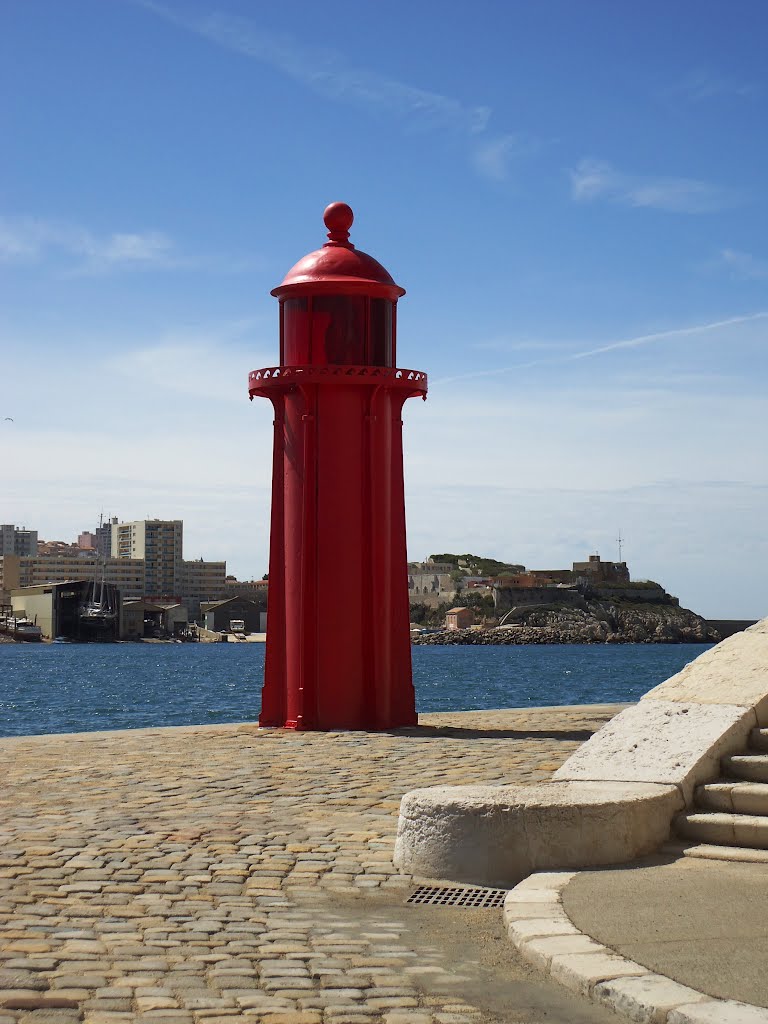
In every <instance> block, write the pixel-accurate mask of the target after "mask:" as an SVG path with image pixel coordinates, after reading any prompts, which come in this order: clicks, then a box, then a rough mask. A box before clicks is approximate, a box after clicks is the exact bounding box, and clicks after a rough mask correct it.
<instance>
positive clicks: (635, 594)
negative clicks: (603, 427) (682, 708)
mask: <svg viewBox="0 0 768 1024" xmlns="http://www.w3.org/2000/svg"><path fill="white" fill-rule="evenodd" d="M183 536H184V523H183V520H181V519H171V520H164V519H146V520H139V521H131V522H122V521H120V520H119V519H118V517H116V516H113V517H110V518H109V519H107V520H106V521H102V522H101V523H100V524H99V525H98V526H97V527H95V528H94V529H93V530H83V531H82V532H81V533H80V534H79V535H78V537H77V539H76V540H73V541H64V540H49V541H46V540H42V539H41V538H40V537H39V536H38V531H37V530H34V529H27V528H25V527H18V526H15V525H13V524H4V525H2V526H0V636H1V637H3V638H5V639H15V640H20V641H30V640H39V639H43V640H56V639H59V640H61V641H64V640H68V641H93V640H99V641H117V640H155V641H159V640H176V641H190V640H196V641H221V640H229V641H237V642H243V641H253V640H257V641H262V640H263V639H264V637H265V635H266V628H267V595H268V588H269V581H268V579H267V578H266V576H265V577H264V578H263V579H257V580H253V579H252V580H239V579H237V578H236V577H235V576H233V575H231V574H228V573H227V564H226V562H225V561H207V560H204V559H202V558H201V559H196V560H188V559H185V558H184V555H183ZM408 598H409V604H410V618H411V639H412V640H413V642H414V643H417V644H423V643H453V644H455V643H494V644H497V643H558V642H559V643H563V642H565V643H573V642H580V643H584V642H591V643H599V642H608V643H610V642H644V641H653V642H666V643H670V642H696V643H705V642H709V641H714V640H717V639H719V638H720V635H721V633H722V631H723V629H726V630H727V628H728V627H727V626H726V625H725V624H723V623H707V622H706V621H705V620H704V619H702V618H701V617H700V616H698V615H696V614H695V613H694V612H690V611H688V610H687V609H684V608H680V603H679V601H678V599H677V598H676V597H674V596H672V595H670V594H668V593H667V592H666V590H665V589H664V588H663V586H661V584H659V583H655V582H653V581H648V580H633V579H631V576H630V571H629V568H628V566H627V563H626V562H625V561H611V560H603V559H601V557H600V555H599V554H592V555H590V556H589V557H588V558H587V559H586V560H584V561H575V562H573V563H572V566H571V568H570V569H526V567H525V566H524V565H522V564H512V563H506V562H500V561H498V560H496V559H494V558H489V557H483V556H478V555H471V554H466V555H457V554H437V555H432V556H430V557H429V558H427V559H425V560H424V561H421V562H409V563H408Z"/></svg>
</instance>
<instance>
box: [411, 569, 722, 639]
mask: <svg viewBox="0 0 768 1024" xmlns="http://www.w3.org/2000/svg"><path fill="white" fill-rule="evenodd" d="M408 594H409V599H410V603H411V617H412V623H413V626H414V630H413V631H414V633H417V629H416V628H415V627H432V628H433V629H434V628H439V627H444V629H443V630H442V631H441V632H440V633H434V632H433V633H430V634H421V635H418V634H417V635H416V636H415V637H414V641H415V642H416V643H573V642H582V643H605V642H608V643H611V642H613V643H617V642H656V643H681V642H682V643H685V642H693V643H707V642H715V641H717V640H719V639H720V634H719V632H718V631H717V630H716V629H715V628H714V627H713V626H712V625H711V624H708V623H707V622H706V621H705V620H704V619H703V618H701V616H699V615H697V614H695V613H694V612H691V611H689V610H688V609H686V608H681V607H680V602H679V600H678V598H677V597H673V596H672V595H671V594H669V593H667V591H666V590H665V589H664V587H663V586H661V584H659V583H655V582H653V581H651V580H632V579H631V577H630V572H629V568H628V566H627V563H626V562H624V561H616V562H614V561H603V560H602V559H601V558H600V555H599V554H593V555H590V556H589V558H588V559H587V561H583V562H573V564H572V568H570V569H526V568H525V566H523V565H510V564H504V563H501V562H498V561H496V560H495V559H490V558H481V557H479V556H475V555H448V554H444V555H434V556H432V557H430V558H429V559H427V560H426V561H424V562H411V563H410V564H409V566H408Z"/></svg>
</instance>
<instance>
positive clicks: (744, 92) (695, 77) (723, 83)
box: [666, 69, 758, 103]
mask: <svg viewBox="0 0 768 1024" xmlns="http://www.w3.org/2000/svg"><path fill="white" fill-rule="evenodd" d="M757 92H758V89H757V87H756V86H755V85H754V84H753V83H751V82H745V81H741V80H739V79H736V78H730V77H728V76H727V75H720V74H717V73H715V72H713V71H706V70H701V69H699V70H696V71H690V72H689V73H688V74H687V75H685V76H684V77H683V78H681V79H680V80H679V81H678V82H676V83H675V84H674V85H672V86H671V87H670V88H669V89H667V90H666V95H668V96H671V97H680V98H682V99H684V100H686V101H688V102H689V103H701V102H703V101H706V100H711V99H716V98H718V97H721V96H724V97H728V96H735V97H738V98H740V99H744V98H746V97H749V96H754V95H755V94H756V93H757Z"/></svg>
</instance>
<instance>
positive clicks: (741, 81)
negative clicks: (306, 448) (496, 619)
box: [0, 0, 768, 618]
mask: <svg viewBox="0 0 768 1024" xmlns="http://www.w3.org/2000/svg"><path fill="white" fill-rule="evenodd" d="M329 26H331V27H332V32H329ZM0 27H1V28H2V31H0V84H1V85H2V87H3V91H4V94H5V95H7V96H13V97H14V100H13V103H12V104H10V103H9V104H6V105H5V107H4V109H3V110H2V111H0V119H1V121H0V124H1V125H2V131H3V138H4V142H5V147H4V150H5V159H4V161H3V165H2V167H0V264H2V274H1V275H0V304H1V305H2V308H3V314H4V315H3V322H2V324H0V367H2V371H1V372H0V459H1V460H2V461H1V462H0V466H2V475H1V476H0V480H1V481H2V482H1V483H0V510H1V514H0V518H1V519H2V520H3V521H5V522H13V523H16V524H18V525H27V526H29V527H30V528H34V529H38V531H39V533H40V536H41V537H43V538H45V539H62V537H60V536H56V534H63V536H64V537H67V536H71V537H73V538H75V537H77V535H78V534H79V533H80V532H81V531H82V530H84V529H89V530H92V529H93V528H94V527H95V525H96V524H97V523H98V517H99V513H100V511H103V512H104V514H105V515H107V514H109V515H113V514H116V515H119V516H120V518H121V519H123V520H125V521H131V520H141V519H144V518H147V517H158V518H169V519H173V518H181V519H184V521H185V549H186V551H187V557H189V558H195V557H201V556H203V557H205V558H212V557H215V558H221V559H226V561H227V565H228V568H229V569H230V571H231V572H233V573H235V574H236V575H237V576H238V577H239V578H246V579H248V578H257V579H258V578H260V577H261V576H262V575H263V574H264V573H265V572H266V571H267V558H268V546H269V537H268V532H269V496H270V476H271V418H272V416H271V410H270V408H269V404H268V403H267V402H266V401H254V402H253V403H249V402H248V399H247V389H246V380H247V374H248V371H249V370H252V369H255V368H258V367H261V366H270V365H274V364H275V362H276V361H277V331H278V323H277V321H278V312H277V303H276V302H275V300H274V299H273V298H272V297H271V296H270V295H269V291H270V289H271V288H273V287H274V286H275V285H277V284H278V283H279V282H280V281H281V279H282V277H283V276H284V274H285V273H286V271H287V270H288V269H289V268H290V267H291V266H292V265H293V263H295V262H296V261H297V260H298V259H299V258H300V257H302V256H303V255H304V254H305V253H307V252H309V251H310V250H312V249H314V248H316V247H318V246H319V245H321V244H322V242H323V241H324V239H325V232H324V228H323V225H322V220H321V215H322V210H323V208H324V207H325V205H326V204H327V203H329V202H331V201H334V200H343V201H346V202H349V203H350V204H351V206H352V207H353V209H354V211H355V217H356V219H355V223H354V225H353V227H352V241H353V242H354V243H355V244H356V245H358V246H359V247H360V248H362V249H363V250H365V251H367V252H369V253H371V255H373V256H375V257H376V258H377V259H379V260H380V261H381V262H382V263H383V264H384V265H385V266H386V267H387V269H388V270H389V271H390V272H391V273H392V275H393V277H394V278H395V280H396V281H397V282H398V283H399V284H402V285H403V287H405V288H406V289H407V294H406V296H405V297H404V298H403V299H402V300H401V302H400V305H399V313H398V324H399V328H398V349H399V362H400V365H401V366H406V367H413V368H418V369H423V370H425V371H427V373H428V374H429V376H430V393H429V398H428V401H427V403H426V405H422V403H415V402H413V403H409V405H410V406H411V407H410V408H409V407H406V410H405V430H404V440H405V474H406V512H407V521H408V539H409V557H410V558H411V559H413V560H417V559H422V558H424V557H425V556H426V555H428V554H430V553H432V552H436V551H441V550H442V551H445V550H448V551H451V550H453V551H468V552H476V553H478V554H486V555H490V556H494V557H497V558H499V559H503V560H507V561H510V562H514V563H518V562H519V563H522V564H525V565H527V566H541V567H547V566H558V565H568V564H570V562H571V561H572V560H573V559H574V558H577V559H579V558H585V557H587V555H588V554H590V553H593V552H595V551H597V552H599V553H600V554H601V555H602V556H603V557H604V558H614V557H616V555H617V547H618V545H617V543H616V537H617V535H618V531H619V529H620V530H621V533H622V537H623V538H624V540H623V542H622V547H623V557H624V558H625V559H626V561H627V562H628V563H629V565H630V568H631V570H632V574H633V576H635V577H637V578H650V579H655V580H658V581H659V582H661V583H662V584H663V585H664V586H665V587H666V588H667V589H668V590H669V591H670V592H671V593H673V594H675V595H677V596H678V597H679V598H680V601H681V603H682V604H683V605H685V606H687V607H690V608H693V609H694V610H695V611H697V612H699V613H701V614H702V615H705V616H707V617H711V618H716V617H722V616H728V617H734V618H758V617H761V616H764V615H766V614H768V573H767V572H766V566H767V565H768V539H767V538H766V529H765V523H766V518H767V516H766V512H767V511H768V500H767V499H768V460H766V457H765V423H766V422H768V389H767V388H766V382H767V380H766V379H767V377H768V373H767V372H766V370H767V367H768V345H767V344H766V343H767V342H768V295H767V294H766V282H768V242H766V239H768V230H767V229H768V192H767V189H766V183H765V175H764V168H765V166H766V155H767V153H766V150H768V140H767V139H766V133H765V129H764V124H765V122H766V120H767V119H768V118H767V116H766V115H767V113H768V111H767V110H766V108H767V107H768V69H766V66H765V59H764V46H763V40H764V38H765V33H766V30H768V9H767V8H766V7H765V5H764V4H763V3H761V2H759V0H745V2H744V3H742V4H740V5H739V11H738V17H735V16H734V13H733V10H732V8H729V7H727V6H726V5H724V4H722V3H718V2H715V0H698V2H695V3H694V2H693V0H681V2H680V3H678V4H675V5H672V6H670V5H668V4H662V3H661V2H660V0H649V2H648V3H646V4H643V5H642V7H639V6H637V5H634V6H633V5H618V4H616V5H613V4H603V3H595V4H589V5H586V4H584V5H576V4H572V3H570V2H568V0H547V2H546V3H543V4H530V3H527V2H523V0H512V2H511V3H508V4H503V5H500V4H498V3H495V2H492V0H478V2H477V3H476V4H473V5H472V7H471V9H470V8H467V6H466V5H465V4H463V3H458V2H457V0H449V2H447V3H445V4H443V5H442V6H441V8H440V16H439V17H436V16H435V12H434V9H433V8H430V7H428V5H406V4H405V3H404V2H402V0H393V3H392V4H390V5H389V6H388V8H387V11H386V15H384V14H383V13H382V11H381V9H379V8H377V7H374V6H370V5H362V6H361V5H351V4H349V3H348V2H346V0H329V2H328V3H326V4H323V5H322V6H318V5H316V4H311V3H309V2H307V0H297V2H296V3H295V4H293V5H291V7H289V8H288V7H281V6H279V5H267V6H263V5H254V4H251V3H248V2H246V0H188V2H187V0H184V2H182V0H165V2H163V3H160V2H157V3H156V2H153V0H116V2H114V3H111V4H104V3H99V2H98V0H69V2H68V3H67V4H66V5H63V4H61V3H58V2H56V0H29V2H27V3H25V4H18V5H7V6H6V9H5V10H4V11H3V12H2V13H0Z"/></svg>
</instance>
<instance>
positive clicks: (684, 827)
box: [673, 811, 768, 850]
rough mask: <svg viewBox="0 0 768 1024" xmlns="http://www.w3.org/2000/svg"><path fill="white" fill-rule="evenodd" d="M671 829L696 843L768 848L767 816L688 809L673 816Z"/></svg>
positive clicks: (758, 848) (757, 848)
mask: <svg viewBox="0 0 768 1024" xmlns="http://www.w3.org/2000/svg"><path fill="white" fill-rule="evenodd" d="M673 831H674V833H675V835H677V836H679V837H681V838H683V839H692V840H695V841H696V842H697V843H706V844H708V845H709V844H711V845H714V846H745V847H748V848H750V849H753V850H768V818H764V817H761V816H759V815H756V814H726V813H724V812H718V811H714V812H709V813H699V812H696V811H694V812H690V811H688V812H684V813H682V814H678V815H677V816H676V817H675V819H674V822H673Z"/></svg>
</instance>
